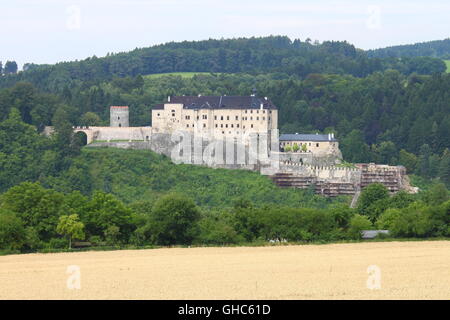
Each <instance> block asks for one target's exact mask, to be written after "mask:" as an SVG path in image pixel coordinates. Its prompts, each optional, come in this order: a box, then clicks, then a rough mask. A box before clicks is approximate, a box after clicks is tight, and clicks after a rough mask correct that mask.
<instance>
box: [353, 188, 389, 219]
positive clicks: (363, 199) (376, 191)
mask: <svg viewBox="0 0 450 320" xmlns="http://www.w3.org/2000/svg"><path fill="white" fill-rule="evenodd" d="M387 198H389V191H388V189H387V188H386V187H385V186H384V185H382V184H381V183H373V184H370V185H368V186H367V187H365V188H364V189H363V190H362V191H361V195H360V196H359V199H358V205H357V210H358V212H359V213H361V214H364V215H369V216H370V215H371V212H370V206H371V205H373V204H374V203H375V202H378V203H380V202H379V201H380V200H384V199H387Z"/></svg>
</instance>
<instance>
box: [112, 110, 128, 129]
mask: <svg viewBox="0 0 450 320" xmlns="http://www.w3.org/2000/svg"><path fill="white" fill-rule="evenodd" d="M109 113H110V124H109V126H110V127H129V126H130V121H129V112H128V107H127V106H112V107H111V108H110V110H109Z"/></svg>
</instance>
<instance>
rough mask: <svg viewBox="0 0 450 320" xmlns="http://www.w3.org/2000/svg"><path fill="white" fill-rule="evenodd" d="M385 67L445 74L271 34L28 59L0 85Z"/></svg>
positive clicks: (438, 67)
mask: <svg viewBox="0 0 450 320" xmlns="http://www.w3.org/2000/svg"><path fill="white" fill-rule="evenodd" d="M387 69H395V70H398V71H399V72H400V73H402V74H406V75H409V74H412V73H418V74H433V73H440V72H444V71H445V70H446V66H445V63H444V62H443V61H442V60H441V59H436V58H431V57H414V58H404V59H397V58H382V59H380V58H369V56H368V55H367V53H366V52H365V51H363V50H360V49H357V48H355V47H354V46H353V45H351V44H349V43H347V42H339V41H325V42H323V43H318V42H316V43H312V42H311V41H310V40H309V39H307V40H306V41H300V40H299V39H295V40H293V41H292V40H290V39H289V38H288V37H282V36H270V37H264V38H239V39H230V40H213V39H210V40H205V41H189V42H188V41H184V42H180V43H167V44H163V45H158V46H153V47H149V48H141V49H135V50H133V51H131V52H125V53H118V54H109V55H108V56H106V57H103V58H97V57H95V56H94V57H91V58H87V59H85V60H82V61H75V62H62V63H58V64H56V65H35V64H30V63H28V64H26V65H24V70H25V71H24V72H19V73H18V74H8V76H4V77H2V78H0V87H10V86H12V85H13V84H14V83H17V82H18V81H27V82H31V83H33V84H34V85H35V86H36V87H37V88H38V89H42V90H45V91H50V92H54V93H61V92H62V91H63V89H64V88H65V87H66V86H69V87H71V86H73V85H80V84H81V83H83V82H86V81H105V80H112V78H113V77H125V76H130V77H135V76H137V75H147V74H154V73H167V72H183V71H185V72H222V73H252V74H261V73H276V72H282V73H286V74H289V75H296V76H298V77H305V76H307V75H309V74H311V73H326V74H350V75H353V76H356V77H365V76H367V75H369V74H371V73H374V72H377V71H385V70H387Z"/></svg>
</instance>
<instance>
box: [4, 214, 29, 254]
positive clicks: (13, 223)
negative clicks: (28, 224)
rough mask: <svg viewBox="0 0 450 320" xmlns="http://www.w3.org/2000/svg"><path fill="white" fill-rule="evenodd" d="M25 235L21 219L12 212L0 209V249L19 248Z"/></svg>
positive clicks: (25, 237)
mask: <svg viewBox="0 0 450 320" xmlns="http://www.w3.org/2000/svg"><path fill="white" fill-rule="evenodd" d="M26 240H27V235H26V231H25V228H24V225H23V222H22V220H20V219H19V218H18V217H17V216H16V215H15V214H14V213H12V212H8V211H5V210H1V211H0V249H9V250H20V249H21V248H22V247H23V245H24V244H25V243H26Z"/></svg>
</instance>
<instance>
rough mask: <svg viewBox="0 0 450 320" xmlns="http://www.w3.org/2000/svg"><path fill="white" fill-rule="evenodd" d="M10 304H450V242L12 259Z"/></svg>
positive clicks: (1, 278) (1, 263) (5, 264)
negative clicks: (251, 301) (169, 301)
mask: <svg viewBox="0 0 450 320" xmlns="http://www.w3.org/2000/svg"><path fill="white" fill-rule="evenodd" d="M69 266H75V267H69ZM371 266H372V267H371ZM68 267H69V269H68ZM368 270H369V271H370V270H376V271H377V272H375V273H374V274H369V273H368ZM74 279H75V280H74ZM374 279H375V280H374ZM374 281H375V282H374ZM368 283H369V288H372V289H369V288H368ZM374 283H375V286H374V285H373V284H374ZM377 288H378V289H377ZM0 298H1V299H450V242H448V241H428V242H378V243H377V242H371V243H355V244H330V245H304V246H271V247H234V248H174V249H153V250H130V251H128V250H124V251H108V252H106V251H103V252H82V253H56V254H26V255H11V256H3V257H0Z"/></svg>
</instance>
